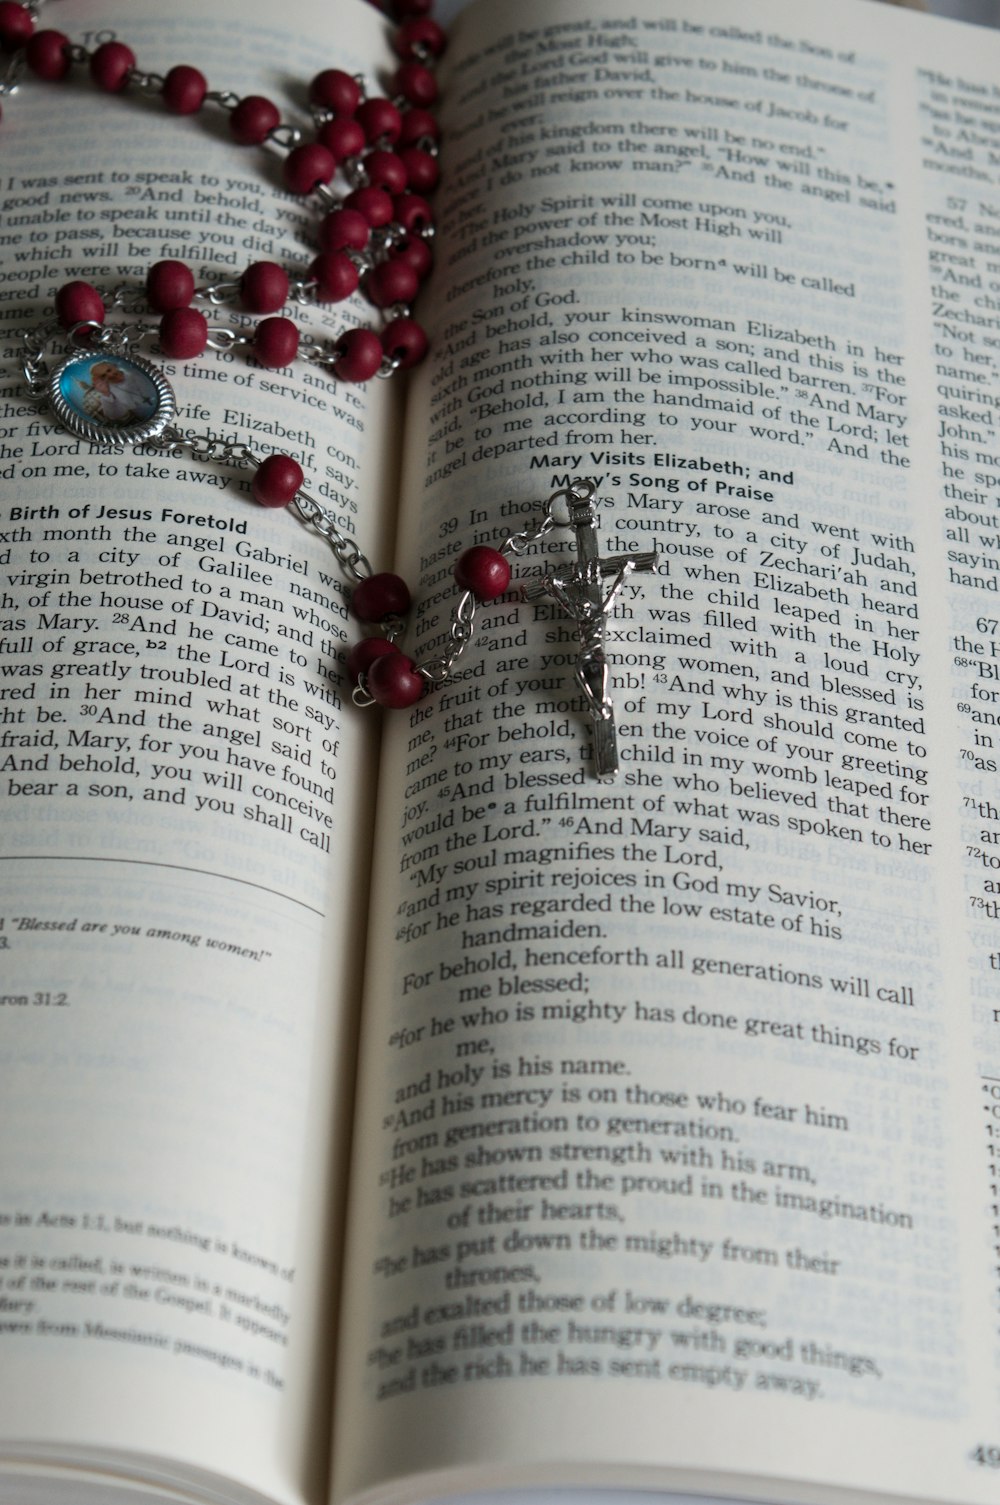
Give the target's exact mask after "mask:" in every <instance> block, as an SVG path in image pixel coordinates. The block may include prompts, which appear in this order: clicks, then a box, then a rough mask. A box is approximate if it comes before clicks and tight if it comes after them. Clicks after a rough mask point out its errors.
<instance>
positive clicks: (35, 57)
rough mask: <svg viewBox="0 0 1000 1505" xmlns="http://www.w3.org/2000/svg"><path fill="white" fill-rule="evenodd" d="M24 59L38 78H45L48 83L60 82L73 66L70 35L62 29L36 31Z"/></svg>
mask: <svg viewBox="0 0 1000 1505" xmlns="http://www.w3.org/2000/svg"><path fill="white" fill-rule="evenodd" d="M24 60H25V62H26V63H27V65H28V67H29V68H30V69H31V71H32V73H34V74H35V75H36V76H37V77H38V78H44V79H45V81H46V82H47V83H58V81H59V80H60V79H61V78H65V77H66V75H67V73H68V72H69V70H70V68H71V66H72V63H71V61H70V55H69V37H67V36H64V35H63V33H62V32H61V31H36V32H35V34H34V36H33V37H29V39H28V42H27V44H26V46H25V49H24Z"/></svg>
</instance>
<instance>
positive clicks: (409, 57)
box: [392, 16, 447, 62]
mask: <svg viewBox="0 0 1000 1505" xmlns="http://www.w3.org/2000/svg"><path fill="white" fill-rule="evenodd" d="M446 44H447V37H446V36H445V33H444V28H443V27H441V26H439V25H438V23H437V22H436V21H432V20H431V18H430V16H414V17H413V18H412V19H411V20H409V21H404V22H403V24H402V26H401V27H400V28H399V30H398V31H397V32H396V35H395V36H394V37H393V41H392V45H393V49H394V51H395V53H396V55H397V57H401V58H403V59H404V60H405V61H407V62H419V60H420V56H421V53H422V52H423V51H427V52H429V53H430V54H431V56H432V57H440V56H441V54H442V53H443V52H444V50H445V46H446Z"/></svg>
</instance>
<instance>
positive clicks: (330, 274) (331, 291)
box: [309, 251, 358, 303]
mask: <svg viewBox="0 0 1000 1505" xmlns="http://www.w3.org/2000/svg"><path fill="white" fill-rule="evenodd" d="M309 276H310V277H313V278H315V280H316V283H317V287H316V297H317V299H318V300H319V302H320V303H341V302H342V301H343V300H344V299H345V298H349V297H350V296H351V294H352V293H353V292H356V291H357V287H358V269H357V267H356V266H355V265H354V262H353V261H352V260H351V258H350V257H349V256H345V255H344V253H343V251H321V252H320V254H319V255H318V256H317V257H315V258H314V260H313V261H312V262H311V264H310V267H309Z"/></svg>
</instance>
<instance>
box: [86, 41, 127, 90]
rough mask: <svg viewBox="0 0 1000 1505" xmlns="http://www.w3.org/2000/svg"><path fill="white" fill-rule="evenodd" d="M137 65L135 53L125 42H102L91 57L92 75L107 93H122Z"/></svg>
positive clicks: (99, 86)
mask: <svg viewBox="0 0 1000 1505" xmlns="http://www.w3.org/2000/svg"><path fill="white" fill-rule="evenodd" d="M134 67H135V53H134V52H133V51H132V49H131V47H126V46H125V43H124V42H102V43H101V45H100V47H98V49H97V51H96V52H95V53H94V54H93V56H92V57H91V59H90V76H91V78H92V79H93V80H94V83H95V84H96V85H97V86H98V88H99V89H103V90H104V91H105V93H107V94H120V93H121V91H122V90H123V89H124V88H126V87H127V85H128V76H129V73H130V71H131V70H132V69H133V68H134Z"/></svg>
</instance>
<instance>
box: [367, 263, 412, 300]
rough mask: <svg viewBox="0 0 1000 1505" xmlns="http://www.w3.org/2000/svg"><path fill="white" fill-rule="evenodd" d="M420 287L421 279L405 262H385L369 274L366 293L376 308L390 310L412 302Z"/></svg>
mask: <svg viewBox="0 0 1000 1505" xmlns="http://www.w3.org/2000/svg"><path fill="white" fill-rule="evenodd" d="M419 286H420V279H419V278H418V276H417V274H416V272H415V271H414V270H413V268H412V267H411V266H408V265H407V263H406V262H405V261H383V262H382V264H381V265H380V266H377V267H372V269H371V271H370V272H369V273H368V279H367V281H366V283H365V291H366V293H367V294H368V297H369V298H370V299H371V301H372V303H374V305H375V307H376V308H390V307H391V306H392V305H393V304H394V303H410V302H412V300H413V299H414V298H415V297H416V296H417V289H418V288H419Z"/></svg>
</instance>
